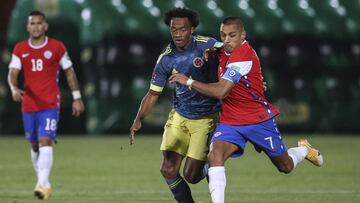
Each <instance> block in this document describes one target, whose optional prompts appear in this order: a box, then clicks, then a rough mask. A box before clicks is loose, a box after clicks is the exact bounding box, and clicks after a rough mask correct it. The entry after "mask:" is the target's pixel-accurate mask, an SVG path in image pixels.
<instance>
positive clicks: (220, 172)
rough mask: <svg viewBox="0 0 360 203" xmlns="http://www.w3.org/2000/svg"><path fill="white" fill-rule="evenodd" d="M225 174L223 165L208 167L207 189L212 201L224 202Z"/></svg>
mask: <svg viewBox="0 0 360 203" xmlns="http://www.w3.org/2000/svg"><path fill="white" fill-rule="evenodd" d="M225 187H226V176H225V167H224V166H215V167H210V168H209V190H210V194H211V200H212V202H213V203H224V202H225Z"/></svg>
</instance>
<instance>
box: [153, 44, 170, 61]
mask: <svg viewBox="0 0 360 203" xmlns="http://www.w3.org/2000/svg"><path fill="white" fill-rule="evenodd" d="M171 51H172V49H171V47H170V45H168V46H167V47H166V48H165V51H164V52H163V53H161V54H160V56H159V58H158V59H157V61H156V64H158V63H159V62H160V60H161V59H162V57H163V56H165V55H166V54H169V53H171Z"/></svg>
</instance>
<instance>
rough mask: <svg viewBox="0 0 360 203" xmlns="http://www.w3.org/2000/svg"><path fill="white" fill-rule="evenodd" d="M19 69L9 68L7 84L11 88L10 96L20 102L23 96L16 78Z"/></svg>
mask: <svg viewBox="0 0 360 203" xmlns="http://www.w3.org/2000/svg"><path fill="white" fill-rule="evenodd" d="M19 74H20V70H19V69H16V68H10V69H9V73H8V84H9V87H10V90H11V96H12V98H13V100H14V101H16V102H21V101H22V99H23V96H24V91H23V90H22V89H19V87H18V78H19Z"/></svg>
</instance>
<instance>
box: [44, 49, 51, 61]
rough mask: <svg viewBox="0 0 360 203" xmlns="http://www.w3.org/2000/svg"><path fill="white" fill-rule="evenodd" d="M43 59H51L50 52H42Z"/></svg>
mask: <svg viewBox="0 0 360 203" xmlns="http://www.w3.org/2000/svg"><path fill="white" fill-rule="evenodd" d="M44 57H45V58H46V59H50V58H51V57H52V52H51V51H49V50H46V51H45V52H44Z"/></svg>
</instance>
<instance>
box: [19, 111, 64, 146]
mask: <svg viewBox="0 0 360 203" xmlns="http://www.w3.org/2000/svg"><path fill="white" fill-rule="evenodd" d="M22 117H23V123H24V130H25V136H26V139H27V140H29V142H31V143H34V142H38V141H39V139H40V138H41V137H49V138H51V139H52V140H56V132H57V128H58V122H59V109H46V110H43V111H37V112H23V113H22Z"/></svg>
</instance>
